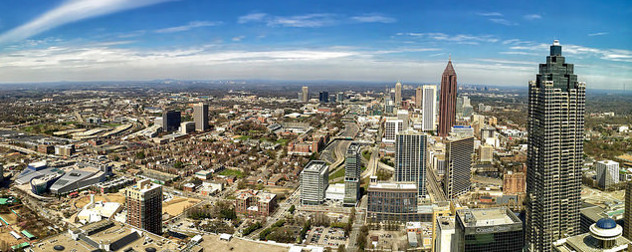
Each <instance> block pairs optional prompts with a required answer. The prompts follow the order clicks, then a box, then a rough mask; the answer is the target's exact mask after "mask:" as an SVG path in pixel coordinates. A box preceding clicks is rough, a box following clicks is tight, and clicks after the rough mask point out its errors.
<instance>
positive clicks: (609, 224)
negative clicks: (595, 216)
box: [597, 218, 617, 229]
mask: <svg viewBox="0 0 632 252" xmlns="http://www.w3.org/2000/svg"><path fill="white" fill-rule="evenodd" d="M597 227H598V228H601V229H613V228H615V227H617V223H616V222H614V220H613V219H610V218H602V219H600V220H598V221H597Z"/></svg>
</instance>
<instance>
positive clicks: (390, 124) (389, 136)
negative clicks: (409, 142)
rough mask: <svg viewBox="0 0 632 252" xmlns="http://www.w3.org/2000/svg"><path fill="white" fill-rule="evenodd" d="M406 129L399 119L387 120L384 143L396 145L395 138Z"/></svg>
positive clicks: (385, 122)
mask: <svg viewBox="0 0 632 252" xmlns="http://www.w3.org/2000/svg"><path fill="white" fill-rule="evenodd" d="M403 127H404V122H403V121H402V120H399V119H397V118H387V119H386V121H384V138H383V139H382V142H384V143H395V136H396V135H397V133H399V132H400V131H402V128H403Z"/></svg>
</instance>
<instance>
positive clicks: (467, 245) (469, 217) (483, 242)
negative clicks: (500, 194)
mask: <svg viewBox="0 0 632 252" xmlns="http://www.w3.org/2000/svg"><path fill="white" fill-rule="evenodd" d="M455 224H456V228H455V229H456V234H455V235H454V239H455V241H454V242H453V244H455V245H456V246H452V250H451V251H457V252H461V251H467V252H505V251H522V248H523V247H524V232H523V230H522V221H520V219H518V216H516V215H515V214H514V213H513V212H512V211H511V210H510V209H508V208H506V207H497V208H479V209H461V210H457V211H456V217H455ZM549 246H551V245H550V244H549Z"/></svg>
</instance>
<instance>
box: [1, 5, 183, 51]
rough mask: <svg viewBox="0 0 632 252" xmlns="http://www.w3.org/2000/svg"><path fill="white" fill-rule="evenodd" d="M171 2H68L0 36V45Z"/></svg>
mask: <svg viewBox="0 0 632 252" xmlns="http://www.w3.org/2000/svg"><path fill="white" fill-rule="evenodd" d="M167 1H171V0H108V1H103V0H70V1H66V2H64V3H63V4H61V5H60V6H59V7H57V8H55V9H52V10H50V11H48V12H46V13H44V14H42V15H40V16H39V17H37V18H35V19H33V20H31V21H30V22H28V23H26V24H23V25H21V26H19V27H17V28H14V29H12V30H10V31H7V32H5V33H3V34H1V35H0V44H1V43H11V42H17V41H20V40H23V39H26V38H29V37H31V36H34V35H37V34H39V33H42V32H44V31H47V30H50V29H53V28H56V27H59V26H62V25H65V24H69V23H73V22H77V21H80V20H83V19H87V18H93V17H97V16H102V15H107V14H110V13H115V12H120V11H124V10H129V9H134V8H139V7H143V6H148V5H153V4H157V3H162V2H167Z"/></svg>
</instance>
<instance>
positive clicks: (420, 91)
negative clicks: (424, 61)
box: [415, 87, 424, 109]
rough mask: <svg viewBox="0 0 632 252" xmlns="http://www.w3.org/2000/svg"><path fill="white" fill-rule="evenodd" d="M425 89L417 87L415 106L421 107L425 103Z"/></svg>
mask: <svg viewBox="0 0 632 252" xmlns="http://www.w3.org/2000/svg"><path fill="white" fill-rule="evenodd" d="M423 96H424V93H423V89H422V88H421V87H417V88H416V89H415V107H416V108H418V109H421V107H422V104H423Z"/></svg>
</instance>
